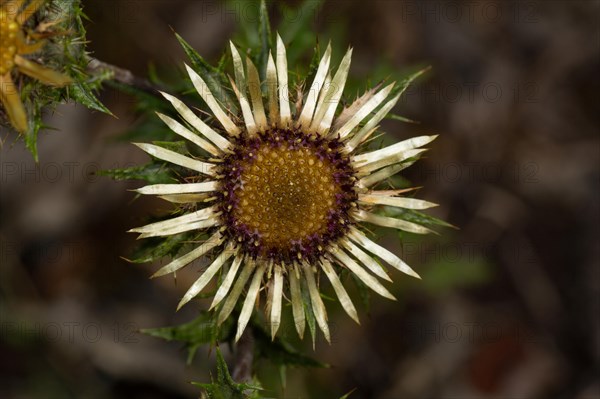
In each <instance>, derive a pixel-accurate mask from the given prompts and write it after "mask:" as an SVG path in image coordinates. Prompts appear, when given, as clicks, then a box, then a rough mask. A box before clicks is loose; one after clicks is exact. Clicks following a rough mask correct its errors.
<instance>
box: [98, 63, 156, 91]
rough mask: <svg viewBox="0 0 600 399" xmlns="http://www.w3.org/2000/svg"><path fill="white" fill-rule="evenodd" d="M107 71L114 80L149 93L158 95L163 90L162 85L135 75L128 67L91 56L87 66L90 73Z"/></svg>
mask: <svg viewBox="0 0 600 399" xmlns="http://www.w3.org/2000/svg"><path fill="white" fill-rule="evenodd" d="M106 71H108V72H110V73H111V74H112V80H114V81H115V82H118V83H122V84H124V85H127V86H132V87H135V88H137V89H139V90H143V91H145V92H147V93H149V94H152V95H158V91H159V90H161V88H160V87H158V86H156V85H154V84H153V83H152V82H150V81H149V80H147V79H144V78H140V77H139V76H136V75H134V74H133V72H131V71H129V70H127V69H124V68H120V67H118V66H115V65H112V64H109V63H106V62H104V61H100V60H99V59H97V58H90V61H89V63H88V66H87V72H88V73H89V74H90V75H98V74H101V73H103V72H106Z"/></svg>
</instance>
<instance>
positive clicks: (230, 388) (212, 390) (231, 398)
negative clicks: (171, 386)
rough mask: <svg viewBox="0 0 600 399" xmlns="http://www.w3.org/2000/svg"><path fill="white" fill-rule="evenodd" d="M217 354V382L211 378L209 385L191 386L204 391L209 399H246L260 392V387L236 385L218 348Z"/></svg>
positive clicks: (196, 383) (196, 384)
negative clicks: (250, 394)
mask: <svg viewBox="0 0 600 399" xmlns="http://www.w3.org/2000/svg"><path fill="white" fill-rule="evenodd" d="M216 352H217V380H216V381H215V380H214V378H211V380H212V382H211V383H210V384H206V383H198V382H192V384H193V385H195V386H198V387H201V388H203V389H204V391H205V393H206V395H207V397H208V398H209V399H248V397H249V395H248V394H249V393H251V392H252V391H257V390H260V389H261V387H260V386H255V385H250V384H238V383H236V382H235V381H234V380H233V378H231V374H230V373H229V368H228V367H227V363H225V359H223V355H222V354H221V351H220V350H219V348H217V350H216Z"/></svg>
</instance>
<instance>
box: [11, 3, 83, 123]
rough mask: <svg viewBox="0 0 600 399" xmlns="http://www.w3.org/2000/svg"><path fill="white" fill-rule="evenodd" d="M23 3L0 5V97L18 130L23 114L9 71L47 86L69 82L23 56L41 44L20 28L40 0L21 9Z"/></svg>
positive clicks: (63, 76)
mask: <svg viewBox="0 0 600 399" xmlns="http://www.w3.org/2000/svg"><path fill="white" fill-rule="evenodd" d="M24 3H25V0H6V1H3V2H2V3H1V4H0V100H1V101H2V105H3V107H4V109H5V110H6V113H7V115H8V118H9V120H10V123H11V124H12V125H13V127H14V128H15V129H16V130H17V131H18V132H20V133H24V132H26V131H27V125H28V124H27V113H26V112H25V107H24V106H23V103H22V102H21V95H20V93H19V91H18V89H17V86H16V85H15V83H14V81H13V78H12V76H11V75H12V73H13V71H15V70H16V71H18V72H20V73H22V74H25V75H27V76H30V77H32V78H34V79H37V80H39V81H40V82H42V83H44V84H46V85H49V86H55V87H62V86H65V85H68V84H69V83H71V82H72V80H71V78H70V77H68V76H66V75H64V74H62V73H60V72H57V71H54V70H52V69H49V68H46V67H44V66H42V65H40V64H38V63H36V62H33V61H31V60H29V59H27V58H25V57H24V56H25V55H29V54H33V53H36V52H38V51H39V50H41V49H42V48H43V46H44V45H45V42H44V41H43V40H37V36H38V35H36V34H35V33H29V32H27V31H26V30H25V29H24V27H23V24H24V23H25V22H26V21H27V20H28V19H29V18H30V17H31V16H32V15H33V14H35V12H36V11H37V10H38V9H39V8H40V7H41V6H42V5H43V4H44V1H43V0H32V1H31V2H30V3H29V4H28V5H27V6H26V7H24V8H23V5H24Z"/></svg>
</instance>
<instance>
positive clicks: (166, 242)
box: [128, 233, 191, 263]
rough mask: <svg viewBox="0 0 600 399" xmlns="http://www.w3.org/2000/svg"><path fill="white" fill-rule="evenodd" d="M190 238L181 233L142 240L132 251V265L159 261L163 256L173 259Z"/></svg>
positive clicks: (189, 235)
mask: <svg viewBox="0 0 600 399" xmlns="http://www.w3.org/2000/svg"><path fill="white" fill-rule="evenodd" d="M190 238H191V234H189V233H182V234H175V235H172V236H168V237H150V238H148V239H146V240H144V241H143V242H142V243H141V244H140V246H139V247H138V248H137V249H136V250H135V251H134V253H133V255H132V259H128V261H130V262H132V263H148V262H153V261H155V260H158V259H161V258H163V257H165V256H171V257H174V256H176V255H177V253H178V252H179V250H180V249H181V248H182V247H183V246H184V245H185V244H186V242H187V241H188V240H189V239H190Z"/></svg>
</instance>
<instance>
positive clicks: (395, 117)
mask: <svg viewBox="0 0 600 399" xmlns="http://www.w3.org/2000/svg"><path fill="white" fill-rule="evenodd" d="M386 118H387V119H392V120H396V121H400V122H406V123H412V124H415V125H418V124H420V123H421V122H419V121H415V120H412V119H409V118H407V117H405V116H402V115H398V114H387V115H386Z"/></svg>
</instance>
